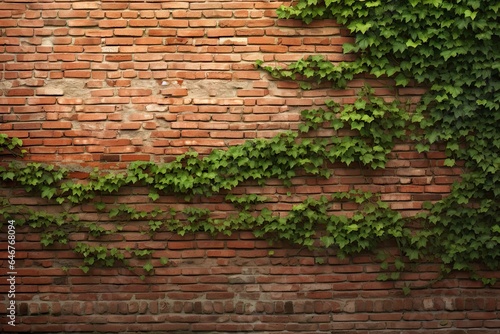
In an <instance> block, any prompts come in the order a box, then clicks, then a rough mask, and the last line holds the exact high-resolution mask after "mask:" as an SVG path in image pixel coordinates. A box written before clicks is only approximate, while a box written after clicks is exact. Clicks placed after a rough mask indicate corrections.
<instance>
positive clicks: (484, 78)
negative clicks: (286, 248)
mask: <svg viewBox="0 0 500 334" xmlns="http://www.w3.org/2000/svg"><path fill="white" fill-rule="evenodd" d="M499 6H500V5H499V4H498V3H497V2H496V1H471V0H469V1H458V2H456V1H454V2H451V1H441V0H410V1H390V2H383V1H376V0H374V1H355V0H343V1H342V0H327V1H317V0H299V1H298V2H296V3H295V4H294V5H293V6H290V7H281V8H280V9H279V10H278V14H279V16H280V17H281V18H298V19H301V20H303V21H304V22H306V23H310V22H312V20H314V19H322V18H334V19H335V20H337V21H338V22H339V23H341V24H344V25H345V26H346V27H347V28H348V29H349V30H350V31H351V32H352V33H353V34H354V37H355V43H354V44H352V45H346V46H345V52H346V53H355V54H356V55H357V56H358V57H357V59H356V60H355V61H353V62H349V63H340V64H333V63H331V62H329V61H327V60H326V59H325V58H323V57H321V56H311V57H308V58H307V59H303V60H300V61H298V62H295V63H292V64H290V65H289V66H287V67H285V68H278V67H274V66H270V65H267V64H264V63H263V62H258V63H257V66H259V67H260V68H262V69H263V70H265V71H268V72H269V73H270V74H271V75H272V76H273V77H275V78H277V79H282V80H297V81H300V82H301V87H302V88H304V89H314V88H315V86H316V85H317V84H323V83H325V82H329V83H332V84H333V85H334V87H337V88H344V87H346V85H347V84H348V82H349V81H350V80H351V79H353V78H355V77H356V75H358V74H362V73H369V74H371V75H374V76H376V77H389V78H393V79H394V80H395V83H396V85H397V86H406V85H409V84H418V85H423V86H425V87H428V89H429V91H428V93H427V94H426V95H425V96H424V97H423V98H422V102H421V104H420V105H418V106H417V107H416V108H412V109H410V106H406V105H405V104H404V103H402V102H400V101H399V100H398V99H396V100H395V101H394V102H386V101H384V100H383V99H381V98H378V97H376V96H374V94H373V91H372V90H371V89H370V88H369V87H364V88H363V89H361V90H360V92H359V96H358V98H357V99H356V101H355V102H354V103H353V104H346V105H339V104H336V103H334V102H327V103H326V106H325V107H324V108H318V109H311V110H304V111H303V112H302V120H303V123H302V124H301V125H300V127H299V131H298V132H285V133H282V134H280V135H278V136H275V137H273V138H270V139H254V140H249V141H246V142H245V143H243V144H241V145H237V146H233V147H229V148H228V149H227V150H214V151H212V152H211V153H210V154H208V155H206V156H199V155H198V154H197V153H196V152H188V153H186V154H183V155H181V156H179V157H177V158H176V159H175V160H174V161H172V162H169V163H164V164H155V163H150V162H134V163H132V164H130V166H129V167H128V168H127V169H126V170H125V171H119V172H105V171H99V170H95V171H94V172H93V173H91V174H90V176H89V177H88V179H87V180H84V181H81V180H80V181H78V182H77V181H74V180H71V179H69V177H68V171H67V170H65V169H63V168H61V169H58V168H55V167H54V166H46V165H41V164H36V163H29V164H25V165H22V164H19V163H16V162H12V163H10V164H8V165H4V166H1V167H0V180H2V181H3V182H4V183H7V184H12V185H16V186H17V185H18V186H21V187H23V188H24V189H25V190H26V191H27V192H28V193H33V194H38V195H39V196H40V197H41V198H42V199H44V200H46V201H47V203H57V204H59V205H61V206H62V207H63V210H61V212H62V213H60V214H49V213H46V212H38V211H35V210H33V209H31V208H29V207H24V206H16V205H9V202H8V200H6V199H4V200H3V201H4V204H5V205H3V206H2V209H0V215H1V216H3V217H4V218H7V219H9V218H13V217H15V218H16V222H17V223H18V224H19V225H26V226H30V227H31V228H33V229H35V230H38V231H40V232H41V242H42V244H43V245H44V246H50V245H52V244H54V243H62V244H67V243H69V240H70V235H71V233H73V232H75V231H85V232H87V233H88V234H89V235H90V236H91V237H92V238H94V240H96V241H99V240H100V238H102V237H104V236H106V235H110V234H116V233H118V232H119V231H120V229H121V228H120V225H119V224H118V222H119V221H123V219H127V220H131V221H137V222H145V224H144V226H143V232H144V233H149V234H154V233H157V232H159V231H170V232H175V233H178V234H180V235H184V234H186V233H194V232H200V231H203V232H208V233H212V234H217V233H225V234H230V233H231V232H233V231H236V230H252V231H253V232H254V234H255V235H256V236H258V237H263V238H267V239H269V240H286V241H288V242H291V243H295V244H298V245H300V246H303V247H308V248H315V247H322V248H328V247H335V248H336V249H338V250H339V254H340V255H343V256H346V255H350V254H353V253H358V252H361V251H366V250H374V249H375V248H376V246H377V245H378V244H379V243H380V242H382V241H384V240H387V239H395V240H396V241H397V243H398V245H399V247H400V250H401V253H402V255H404V256H406V257H407V258H408V259H409V260H420V259H423V258H429V257H431V258H437V259H438V260H440V261H442V263H443V264H444V267H443V269H444V271H445V272H446V271H449V270H451V269H458V270H465V269H467V270H473V269H474V265H475V264H477V263H481V264H484V265H486V266H487V267H488V268H490V269H498V268H499V267H500V263H499V259H500V247H499V246H500V245H499V243H500V222H499V218H498V217H500V212H499V201H498V195H499V192H500V190H499V189H500V187H499V180H500V177H499V168H500V155H499V154H498V153H499V148H500V138H499V137H498V127H499V126H498V124H499V121H500V112H499V97H498V96H499V95H498V88H499V85H500V83H499V76H498V74H499V65H498V64H499V61H498V57H499V56H498V54H497V52H495V50H496V47H497V46H496V45H495V43H497V42H498V40H499V39H498V37H499V36H498V34H499V31H500V30H499V28H500V27H499V23H498V21H499V20H498V15H497V13H498V10H499ZM324 127H326V128H328V129H329V130H330V131H331V132H332V136H330V137H315V135H314V131H315V130H318V129H320V128H324ZM340 130H349V133H352V134H353V135H344V136H339V135H338V131H340ZM399 140H406V141H409V140H418V142H415V144H416V147H417V149H418V150H419V151H421V152H422V151H425V150H428V149H429V147H430V145H432V144H436V143H444V144H445V146H446V153H447V154H448V159H447V160H446V162H445V163H446V165H449V166H453V165H454V164H455V163H456V161H462V162H463V163H464V168H465V170H466V171H467V172H466V173H465V174H463V175H462V180H461V182H460V183H457V184H456V185H454V187H453V189H452V192H451V194H450V195H449V196H447V197H446V198H445V199H443V200H441V201H439V202H437V203H433V204H428V205H427V206H426V209H427V210H428V211H427V212H425V213H422V214H421V215H419V216H417V217H413V218H410V219H404V218H402V217H401V215H400V214H399V213H398V212H396V211H394V210H391V209H390V208H389V207H388V205H387V204H386V203H384V202H382V201H381V200H380V198H379V197H378V196H377V195H374V194H369V193H362V192H354V191H349V192H340V193H338V194H334V195H330V196H323V197H321V198H308V199H306V200H305V201H304V202H302V203H299V204H296V205H294V206H293V207H292V209H291V210H290V211H289V212H288V213H286V214H281V215H279V214H277V213H275V212H272V211H271V210H269V209H267V208H266V207H265V206H266V203H268V202H267V201H268V199H267V198H265V197H263V196H257V195H235V194H233V193H232V190H233V189H234V188H236V187H237V186H239V185H242V184H244V183H245V182H257V183H258V184H261V185H265V183H266V181H267V180H269V179H271V178H274V179H279V180H281V181H282V182H283V183H284V184H285V185H291V182H292V180H293V178H294V177H295V176H297V175H298V173H307V174H309V175H317V176H318V177H329V176H330V175H331V170H332V168H333V166H334V163H344V164H347V165H350V164H352V163H357V164H359V165H361V166H365V167H367V168H373V169H376V168H384V167H385V164H386V162H387V159H388V158H387V157H388V154H389V153H390V152H391V150H392V147H393V146H394V144H395V142H396V141H399ZM20 145H21V143H20V141H18V140H17V139H14V138H12V139H9V138H8V137H6V136H5V135H1V136H0V149H3V150H8V151H11V152H12V151H14V150H15V149H19V147H20ZM134 186H142V187H147V189H148V190H149V194H148V196H149V198H150V201H151V202H152V203H155V202H156V201H158V200H159V199H160V198H161V197H162V196H165V195H171V194H175V195H177V196H180V197H181V198H182V199H183V200H184V201H186V202H187V203H190V201H193V199H195V198H197V197H200V196H201V197H211V196H215V195H224V196H225V197H224V201H225V202H226V203H229V204H232V205H233V206H234V214H232V215H229V216H228V217H225V218H214V216H213V215H212V213H211V212H210V211H209V210H207V209H204V208H198V207H195V206H194V205H187V206H186V208H184V209H180V210H178V209H175V208H173V207H170V208H165V207H157V208H155V209H154V210H146V211H141V210H139V209H137V208H135V207H133V206H128V205H124V204H113V203H105V202H104V201H102V200H101V197H102V196H103V195H108V194H116V193H117V192H118V191H120V190H122V189H124V188H125V187H134ZM343 201H350V202H353V203H354V204H356V205H357V210H356V211H354V212H352V214H350V215H339V214H338V212H334V211H333V210H332V205H333V203H338V202H343ZM87 203H93V205H94V206H95V208H96V210H97V211H98V212H100V213H101V214H102V215H105V216H107V217H106V219H105V221H106V222H114V223H115V224H112V225H113V227H109V226H108V225H105V224H101V223H100V222H99V221H96V222H81V221H80V219H79V217H78V215H77V214H70V213H68V212H72V211H71V208H74V207H77V206H80V205H83V204H87ZM407 220H412V222H413V223H418V224H419V226H420V228H419V229H417V230H413V229H410V228H409V227H408V224H407ZM318 231H322V233H321V234H318ZM74 251H75V252H77V253H78V254H81V255H82V257H83V258H84V260H83V264H82V266H81V269H82V270H83V271H85V272H87V271H88V270H89V269H90V267H91V266H93V265H103V266H112V265H115V264H116V263H117V262H123V263H124V264H125V265H127V262H128V259H129V258H131V257H134V256H135V257H137V258H139V259H143V261H144V262H145V263H144V266H143V270H144V273H146V274H147V273H152V272H153V271H154V267H153V265H152V262H151V255H152V251H151V250H147V249H135V250H132V249H124V250H123V249H118V248H114V247H111V248H108V247H107V246H102V245H98V244H95V243H92V242H79V243H78V244H76V246H75V247H74ZM398 261H399V262H396V270H403V269H404V263H403V262H402V261H401V260H398ZM161 263H162V264H165V265H166V264H169V263H170V262H169V261H168V259H162V261H161ZM396 276H397V275H396ZM484 282H485V283H492V281H488V280H485V281H484Z"/></svg>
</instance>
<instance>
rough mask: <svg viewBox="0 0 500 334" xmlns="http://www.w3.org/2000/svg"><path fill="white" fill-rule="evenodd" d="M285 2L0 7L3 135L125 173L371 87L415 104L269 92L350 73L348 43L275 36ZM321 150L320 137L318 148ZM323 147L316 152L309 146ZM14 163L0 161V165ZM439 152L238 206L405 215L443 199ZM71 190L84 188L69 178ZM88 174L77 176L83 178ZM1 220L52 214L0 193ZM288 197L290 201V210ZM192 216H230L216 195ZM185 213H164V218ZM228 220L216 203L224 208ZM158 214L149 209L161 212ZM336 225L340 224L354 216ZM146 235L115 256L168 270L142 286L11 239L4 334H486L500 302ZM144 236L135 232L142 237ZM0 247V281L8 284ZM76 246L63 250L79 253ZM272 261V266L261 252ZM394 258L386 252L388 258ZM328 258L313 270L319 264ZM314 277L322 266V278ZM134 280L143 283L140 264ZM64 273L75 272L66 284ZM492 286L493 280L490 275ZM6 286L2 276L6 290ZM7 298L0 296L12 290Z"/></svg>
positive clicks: (468, 291) (124, 273)
mask: <svg viewBox="0 0 500 334" xmlns="http://www.w3.org/2000/svg"><path fill="white" fill-rule="evenodd" d="M280 4H281V3H280V2H277V1H248V2H240V1H238V2H231V1H223V0H218V1H197V2H196V1H154V0H151V1H145V2H144V1H140V2H139V1H87V2H80V1H77V2H65V1H51V0H47V1H43V2H41V1H32V2H30V1H21V0H20V1H19V2H15V1H2V2H0V66H1V72H0V73H1V82H0V131H1V132H2V133H6V134H8V135H10V136H16V137H19V138H21V139H23V141H24V145H25V148H26V149H27V151H28V154H27V156H26V158H25V160H26V161H38V162H47V163H57V164H59V165H69V166H71V167H72V168H74V169H77V170H81V171H88V168H90V167H100V168H123V167H125V166H126V165H127V164H128V163H129V162H130V161H136V160H146V161H155V162H162V161H169V160H170V159H171V158H172V157H173V156H176V155H178V154H181V153H184V152H186V151H187V150H189V149H194V150H197V151H198V152H201V153H207V152H209V151H210V150H212V149H214V148H221V149H223V148H226V147H228V146H231V145H235V144H239V143H242V142H244V141H245V140H248V139H251V138H259V137H263V138H270V137H272V136H274V135H276V134H278V133H280V132H282V131H284V130H290V129H292V130H293V129H297V127H298V124H299V121H300V111H301V110H302V109H305V108H313V107H318V106H322V105H324V102H325V100H328V99H333V100H336V101H338V102H342V103H349V102H351V101H353V99H354V96H355V95H356V93H357V91H358V90H359V88H360V87H362V86H363V85H364V84H365V83H369V84H370V85H371V86H372V87H374V88H375V89H376V94H377V95H379V96H383V97H385V98H387V99H392V98H394V97H395V96H396V95H399V96H400V97H402V98H409V99H413V100H417V99H418V96H419V95H420V94H421V93H422V92H423V91H422V89H417V88H404V89H397V90H396V89H394V88H393V87H392V85H391V82H390V81H389V80H376V79H373V78H358V79H356V80H354V81H353V82H351V83H350V84H349V85H348V88H347V89H345V90H335V89H331V88H329V87H324V88H321V89H315V90H311V91H301V90H299V89H297V87H298V86H297V84H296V83H291V82H283V81H276V80H272V79H271V78H270V77H269V76H268V75H266V74H265V73H263V72H261V71H259V70H257V69H256V68H255V66H254V63H255V60H257V59H262V60H265V61H267V62H271V63H276V64H282V63H286V62H290V61H294V60H298V59H300V58H302V57H304V56H305V55H310V54H317V53H320V54H324V55H326V56H327V57H328V58H329V59H330V60H332V61H343V60H349V57H348V56H346V55H343V54H342V44H343V43H345V42H348V41H350V40H351V38H350V37H349V35H348V32H347V31H346V30H345V29H344V28H343V27H341V26H339V25H337V24H336V23H335V22H333V21H321V22H316V23H313V24H311V25H310V26H305V25H303V24H301V23H300V22H297V21H292V20H278V19H277V18H276V14H275V9H276V8H277V7H278V6H279V5H280ZM325 134H330V133H329V132H325ZM318 135H322V133H321V132H319V134H318ZM4 158H6V156H2V159H4ZM444 158H445V155H444V153H443V152H441V151H439V150H437V149H436V150H434V151H431V152H429V153H426V154H418V153H417V152H416V151H415V150H414V148H413V146H412V145H410V144H408V143H400V144H398V145H396V146H395V148H394V150H393V152H392V153H391V156H390V161H389V162H388V164H387V168H386V169H384V170H377V171H373V170H368V169H361V168H356V167H350V168H348V167H346V166H344V165H341V164H339V165H336V166H334V167H335V169H334V172H333V176H332V177H331V178H329V179H319V178H315V177H310V176H302V177H297V178H295V179H293V180H292V183H293V186H292V187H291V188H286V187H284V186H283V185H282V184H281V183H280V182H277V181H276V180H270V181H269V182H268V183H267V185H266V187H260V186H259V187H258V186H257V185H254V184H252V183H247V184H245V185H244V186H241V187H238V188H237V189H235V190H234V191H235V192H236V193H242V194H245V193H246V194H251V193H263V194H266V195H267V196H269V197H270V198H272V201H271V202H272V204H270V205H268V208H269V209H271V210H273V211H276V212H279V211H283V212H285V211H288V210H290V209H291V207H292V205H293V204H296V203H299V202H301V201H302V200H304V199H305V198H307V197H310V196H319V195H321V194H330V193H334V192H337V191H348V190H350V189H361V190H367V191H373V192H377V193H381V198H382V200H384V201H386V202H388V203H389V204H390V206H391V208H392V209H395V210H400V211H401V213H402V214H403V215H406V216H407V215H413V214H414V213H415V212H417V211H418V210H420V209H421V206H422V203H423V201H426V200H439V199H441V198H442V197H443V196H445V195H446V194H447V193H448V192H449V189H450V185H451V184H452V182H453V181H454V180H456V179H457V177H458V176H459V174H460V172H461V171H460V170H459V169H453V168H446V167H443V161H444ZM74 175H76V176H77V174H74ZM82 175H85V174H82ZM0 193H1V195H2V196H3V197H6V198H9V200H10V202H11V204H26V205H30V206H31V207H32V208H37V206H38V207H39V208H40V210H42V209H48V210H52V209H53V207H52V206H48V202H46V201H42V200H39V199H35V198H32V197H30V196H28V195H27V194H25V193H24V192H23V191H22V190H19V189H11V188H10V187H6V186H5V185H4V187H3V188H2V189H0ZM290 193H292V196H290ZM103 200H104V201H106V202H107V203H127V204H130V205H134V206H136V207H138V208H142V209H145V208H148V207H149V208H152V207H154V205H152V204H151V202H150V200H149V199H148V197H147V191H145V190H144V189H141V188H137V189H128V190H125V191H122V192H120V193H119V194H117V195H116V196H108V197H105V198H104V199H103ZM198 201H199V203H198V204H199V205H200V206H202V207H204V208H208V209H210V210H212V211H216V212H217V214H220V215H228V214H230V213H231V212H233V211H234V208H233V207H232V206H229V205H226V204H224V203H222V196H220V197H218V196H215V197H212V198H208V199H207V198H205V199H199V200H198ZM158 203H159V204H160V205H165V206H171V207H174V208H182V207H183V206H185V205H186V204H187V203H185V202H183V201H180V200H179V199H178V198H175V197H173V196H172V197H169V196H163V197H162V198H160V199H159V201H158V202H157V203H156V204H158ZM221 203H222V204H221ZM156 204H155V205H156ZM72 210H73V211H75V210H76V211H78V212H79V214H80V216H81V218H82V219H83V221H89V222H90V221H96V220H97V221H102V222H106V220H107V219H109V218H106V217H105V215H102V214H99V213H98V212H96V210H95V208H94V207H93V206H92V205H84V206H81V207H77V208H73V209H72ZM332 210H334V211H339V212H340V211H349V210H353V207H352V206H350V205H349V204H348V203H342V204H340V203H339V204H338V205H336V206H335V207H334V208H333V209H332ZM144 223H145V222H140V221H137V222H126V224H125V229H124V231H123V233H122V235H121V236H120V237H118V238H117V237H113V238H114V239H113V238H109V239H110V240H107V239H106V237H103V239H100V240H99V242H100V243H106V242H107V241H109V242H113V243H115V244H119V245H120V247H122V248H126V247H132V248H134V247H139V248H141V247H143V246H144V247H145V248H150V249H153V250H155V252H154V254H153V261H154V262H155V264H158V263H159V259H160V258H161V257H168V258H169V259H170V263H169V264H168V265H167V266H164V267H161V266H160V268H157V269H156V272H155V275H154V276H148V277H146V279H145V280H144V281H142V280H141V279H140V278H139V277H138V275H137V273H136V272H135V271H134V270H132V271H129V270H126V269H117V268H112V269H109V268H107V269H92V271H91V272H90V273H89V274H83V273H82V271H81V270H80V269H76V268H73V267H74V266H78V265H79V264H80V262H81V259H79V258H78V257H77V256H76V255H75V254H74V253H73V252H71V251H70V248H69V247H63V246H57V247H52V248H48V249H42V247H41V245H40V242H39V240H40V237H39V235H38V234H34V233H33V232H31V233H30V232H29V230H27V229H18V230H17V244H16V245H17V246H16V249H17V253H16V259H17V268H18V269H17V272H18V276H17V281H16V282H17V290H16V292H17V296H16V300H17V321H18V323H17V326H16V327H11V326H8V325H7V318H6V317H5V312H6V306H5V305H7V304H6V303H7V302H8V299H7V297H6V295H5V294H3V295H2V297H1V298H2V302H5V303H2V305H1V306H0V313H1V317H0V318H1V319H0V326H1V328H2V331H3V332H26V331H31V332H37V333H39V332H49V333H57V332H71V331H76V332H92V331H98V332H141V331H151V332H154V331H156V332H166V331H179V332H207V331H208V332H220V333H223V332H261V333H268V332H302V333H305V332H324V333H340V332H343V331H346V332H354V331H356V332H357V333H364V332H372V331H375V330H377V332H380V333H412V332H437V331H438V330H439V331H440V332H449V333H488V332H491V333H496V332H498V330H499V329H500V317H499V312H500V302H499V301H498V297H499V290H498V287H499V286H498V285H497V286H495V287H492V288H483V287H481V285H480V284H478V283H476V282H473V281H470V280H468V279H466V278H465V277H466V276H462V275H459V274H456V273H455V274H453V275H452V276H450V277H449V278H447V279H445V280H443V281H440V282H439V283H436V284H434V285H431V286H430V287H429V288H425V289H414V290H413V291H412V293H411V294H410V295H409V296H405V295H404V294H403V293H402V290H401V287H402V285H403V284H405V283H409V284H411V285H412V286H422V285H425V284H427V283H430V282H431V281H432V280H433V279H434V278H436V276H437V275H438V268H439V265H438V264H435V263H423V264H421V265H420V266H418V267H417V268H416V270H415V271H413V272H409V273H406V274H404V275H403V277H402V279H401V281H398V282H379V281H377V276H378V274H379V273H380V271H381V269H380V266H379V264H377V262H376V261H375V259H374V258H373V257H372V256H371V255H370V254H362V255H359V256H356V257H354V258H352V259H345V260H340V259H338V258H337V257H336V256H335V254H334V253H332V252H328V253H313V252H309V251H306V250H303V249H296V248H293V247H291V246H289V245H286V244H283V245H276V244H275V245H273V246H270V245H269V244H268V243H267V242H266V241H264V240H259V239H256V238H254V237H253V235H252V234H251V233H250V232H241V233H235V234H233V236H231V237H223V236H220V237H217V238H212V237H209V236H207V235H204V234H196V235H194V236H193V235H190V236H185V237H182V238H181V237H178V236H174V235H171V234H169V233H157V234H155V235H154V236H153V237H151V236H149V235H147V234H145V233H141V232H143V224H144ZM141 224H142V225H141ZM5 231H6V229H5V227H4V229H3V230H2V249H1V250H0V252H1V253H0V254H2V257H1V259H0V267H1V268H2V274H3V273H4V272H5V268H7V262H6V261H5V258H6V247H4V245H5V243H4V240H5V239H4V236H5V235H6V234H5V233H4V232H5ZM84 236H85V235H84V234H74V235H72V239H71V243H72V245H74V243H75V242H77V241H79V240H82V239H83V238H84ZM270 251H271V252H270ZM387 251H389V252H391V251H392V252H394V251H395V248H394V247H393V245H391V244H388V245H387ZM318 259H320V260H318ZM320 263H321V264H320ZM131 266H132V267H134V266H137V267H140V266H142V264H141V263H135V262H133V261H132V263H131ZM66 268H69V269H68V270H65V269H66ZM489 275H490V276H495V275H497V276H498V274H497V273H489ZM2 277H5V276H2ZM0 287H1V288H2V291H6V290H7V288H8V286H7V282H6V280H5V279H4V278H2V281H1V283H0Z"/></svg>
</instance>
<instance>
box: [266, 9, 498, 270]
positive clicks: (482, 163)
mask: <svg viewBox="0 0 500 334" xmlns="http://www.w3.org/2000/svg"><path fill="white" fill-rule="evenodd" d="M499 9H500V4H499V3H498V2H497V1H479V0H465V1H446V0H411V1H379V0H374V1H354V0H327V1H316V0H299V1H297V2H295V3H294V4H293V5H292V6H289V7H287V6H283V7H281V8H280V9H279V10H278V14H279V17H281V18H296V19H300V20H303V21H304V22H306V23H310V22H312V21H313V20H316V19H324V18H333V19H335V20H336V21H337V22H339V23H341V24H343V25H345V26H346V27H347V28H348V29H349V30H350V31H351V32H352V33H353V34H354V37H355V43H353V44H347V45H345V46H344V51H345V52H346V53H355V54H357V55H358V58H357V60H356V61H354V62H352V63H341V64H339V65H335V64H332V63H330V62H328V61H327V60H325V59H324V58H323V57H321V56H312V57H309V58H307V59H305V60H300V61H298V62H296V63H293V64H290V65H289V66H288V67H287V68H284V69H281V68H273V67H272V66H263V64H262V63H261V64H260V65H259V66H261V67H262V68H263V69H265V70H267V71H268V72H270V73H271V75H273V76H275V77H276V78H283V79H292V80H303V81H304V84H303V85H302V86H303V87H304V88H310V87H311V82H312V83H322V82H332V84H334V86H337V87H344V86H345V78H349V79H350V78H353V77H354V76H355V75H356V74H359V73H370V74H371V75H374V76H376V77H381V76H385V77H389V78H393V79H394V80H395V83H396V85H397V86H406V85H408V84H410V83H411V82H414V83H416V84H422V85H425V86H426V87H428V89H429V92H428V93H427V94H426V95H425V96H424V97H423V103H422V105H421V106H420V107H419V108H418V109H417V111H416V112H415V113H414V114H413V116H412V120H413V121H414V122H417V123H418V124H419V126H420V128H421V129H422V130H424V135H425V136H424V138H425V142H419V143H418V144H417V149H418V150H419V151H425V150H427V149H428V148H429V145H431V144H434V143H440V142H441V143H445V144H446V153H447V154H448V159H447V160H446V161H445V165H448V166H453V165H454V164H455V163H456V161H458V160H460V161H463V162H464V164H465V165H464V167H465V169H466V170H467V173H466V174H464V175H463V178H462V181H461V183H459V184H456V185H455V186H454V187H453V189H452V192H451V194H450V196H448V197H447V198H445V199H443V200H442V201H439V202H438V203H435V204H433V205H428V206H427V209H428V210H429V213H428V214H426V215H423V216H422V218H423V222H424V229H423V231H422V232H420V233H418V234H417V235H416V236H414V237H413V238H412V239H411V243H412V244H413V245H417V246H418V247H417V248H419V250H420V251H421V252H423V253H427V254H440V259H441V260H442V261H443V262H444V263H445V264H449V265H450V267H451V268H453V269H471V265H472V263H474V262H483V263H485V264H486V265H487V266H488V267H490V268H494V269H498V268H499V262H498V261H499V256H500V249H499V247H498V244H499V241H500V235H499V230H500V224H499V219H500V218H499V217H500V215H499V213H500V212H499V201H498V195H499V193H500V185H499V181H500V173H499V169H500V155H499V151H500V137H499V135H498V133H499V132H498V130H499V124H500V122H499V121H500V103H499V102H500V98H499V94H498V91H499V88H500V80H499V78H500V76H499V72H500V66H499V63H500V62H499V57H500V56H499V54H498V52H496V49H497V48H498V41H499V34H500V33H499V31H500V30H499V28H500V23H499V19H498V11H499Z"/></svg>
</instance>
